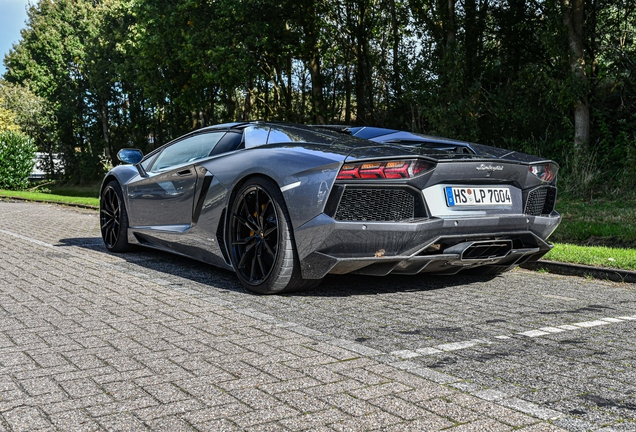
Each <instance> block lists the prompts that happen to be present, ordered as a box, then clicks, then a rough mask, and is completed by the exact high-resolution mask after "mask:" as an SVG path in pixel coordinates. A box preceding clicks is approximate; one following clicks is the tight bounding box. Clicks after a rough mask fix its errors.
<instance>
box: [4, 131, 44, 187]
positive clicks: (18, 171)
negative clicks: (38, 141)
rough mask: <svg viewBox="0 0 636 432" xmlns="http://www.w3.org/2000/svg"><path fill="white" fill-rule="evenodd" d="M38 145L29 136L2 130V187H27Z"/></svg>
mask: <svg viewBox="0 0 636 432" xmlns="http://www.w3.org/2000/svg"><path fill="white" fill-rule="evenodd" d="M35 151H36V147H35V144H33V140H31V138H29V137H28V136H26V135H24V134H22V133H20V132H15V131H5V132H0V189H14V190H21V189H25V188H26V187H27V186H28V184H29V181H28V177H29V174H31V171H32V170H33V165H34V162H33V159H34V157H35Z"/></svg>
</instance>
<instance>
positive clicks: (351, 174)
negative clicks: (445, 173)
mask: <svg viewBox="0 0 636 432" xmlns="http://www.w3.org/2000/svg"><path fill="white" fill-rule="evenodd" d="M433 168H435V164H434V163H433V162H429V161H425V160H420V159H413V160H398V161H384V162H362V163H351V164H344V165H343V166H342V168H340V172H339V173H338V177H336V180H357V179H405V178H412V177H415V176H418V175H420V174H424V173H425V172H426V171H430V170H432V169H433Z"/></svg>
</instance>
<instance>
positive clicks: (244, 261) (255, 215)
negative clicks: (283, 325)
mask: <svg viewBox="0 0 636 432" xmlns="http://www.w3.org/2000/svg"><path fill="white" fill-rule="evenodd" d="M227 233H228V234H227V235H228V245H229V249H230V259H231V261H232V266H233V267H234V270H235V271H236V274H237V276H238V278H239V280H240V281H241V283H242V284H243V286H244V287H245V288H246V289H247V290H249V291H252V292H255V293H258V294H277V293H283V292H290V291H297V290H300V289H307V288H309V287H311V286H315V285H317V284H318V283H320V281H319V280H317V281H313V280H303V279H302V277H301V275H300V265H299V263H298V257H297V255H296V250H295V246H294V241H293V233H292V227H291V223H290V218H289V214H288V213H287V208H286V207H285V202H284V200H283V196H282V194H281V192H280V189H279V188H278V186H277V185H276V183H274V182H273V181H271V180H269V179H267V178H261V177H257V178H253V179H250V180H248V181H247V182H246V183H245V184H244V185H242V186H241V188H240V189H239V190H238V192H237V193H236V195H235V197H234V200H233V201H232V204H231V212H230V218H229V223H228V230H227Z"/></svg>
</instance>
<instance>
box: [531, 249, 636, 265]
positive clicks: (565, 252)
mask: <svg viewBox="0 0 636 432" xmlns="http://www.w3.org/2000/svg"><path fill="white" fill-rule="evenodd" d="M543 259H546V260H550V261H560V262H566V263H572V264H584V265H589V266H594V267H607V268H616V269H623V270H636V249H629V248H613V247H606V246H579V245H573V244H569V243H555V245H554V249H552V250H551V251H550V252H548V253H547V254H546V255H545V256H544V257H543Z"/></svg>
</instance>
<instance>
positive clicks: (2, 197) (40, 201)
mask: <svg viewBox="0 0 636 432" xmlns="http://www.w3.org/2000/svg"><path fill="white" fill-rule="evenodd" d="M0 200H13V201H24V202H37V203H44V204H59V205H63V206H68V207H77V208H82V209H88V210H99V207H96V206H92V205H89V204H77V203H69V202H63V201H49V200H41V199H29V198H22V197H15V196H6V195H0Z"/></svg>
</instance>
